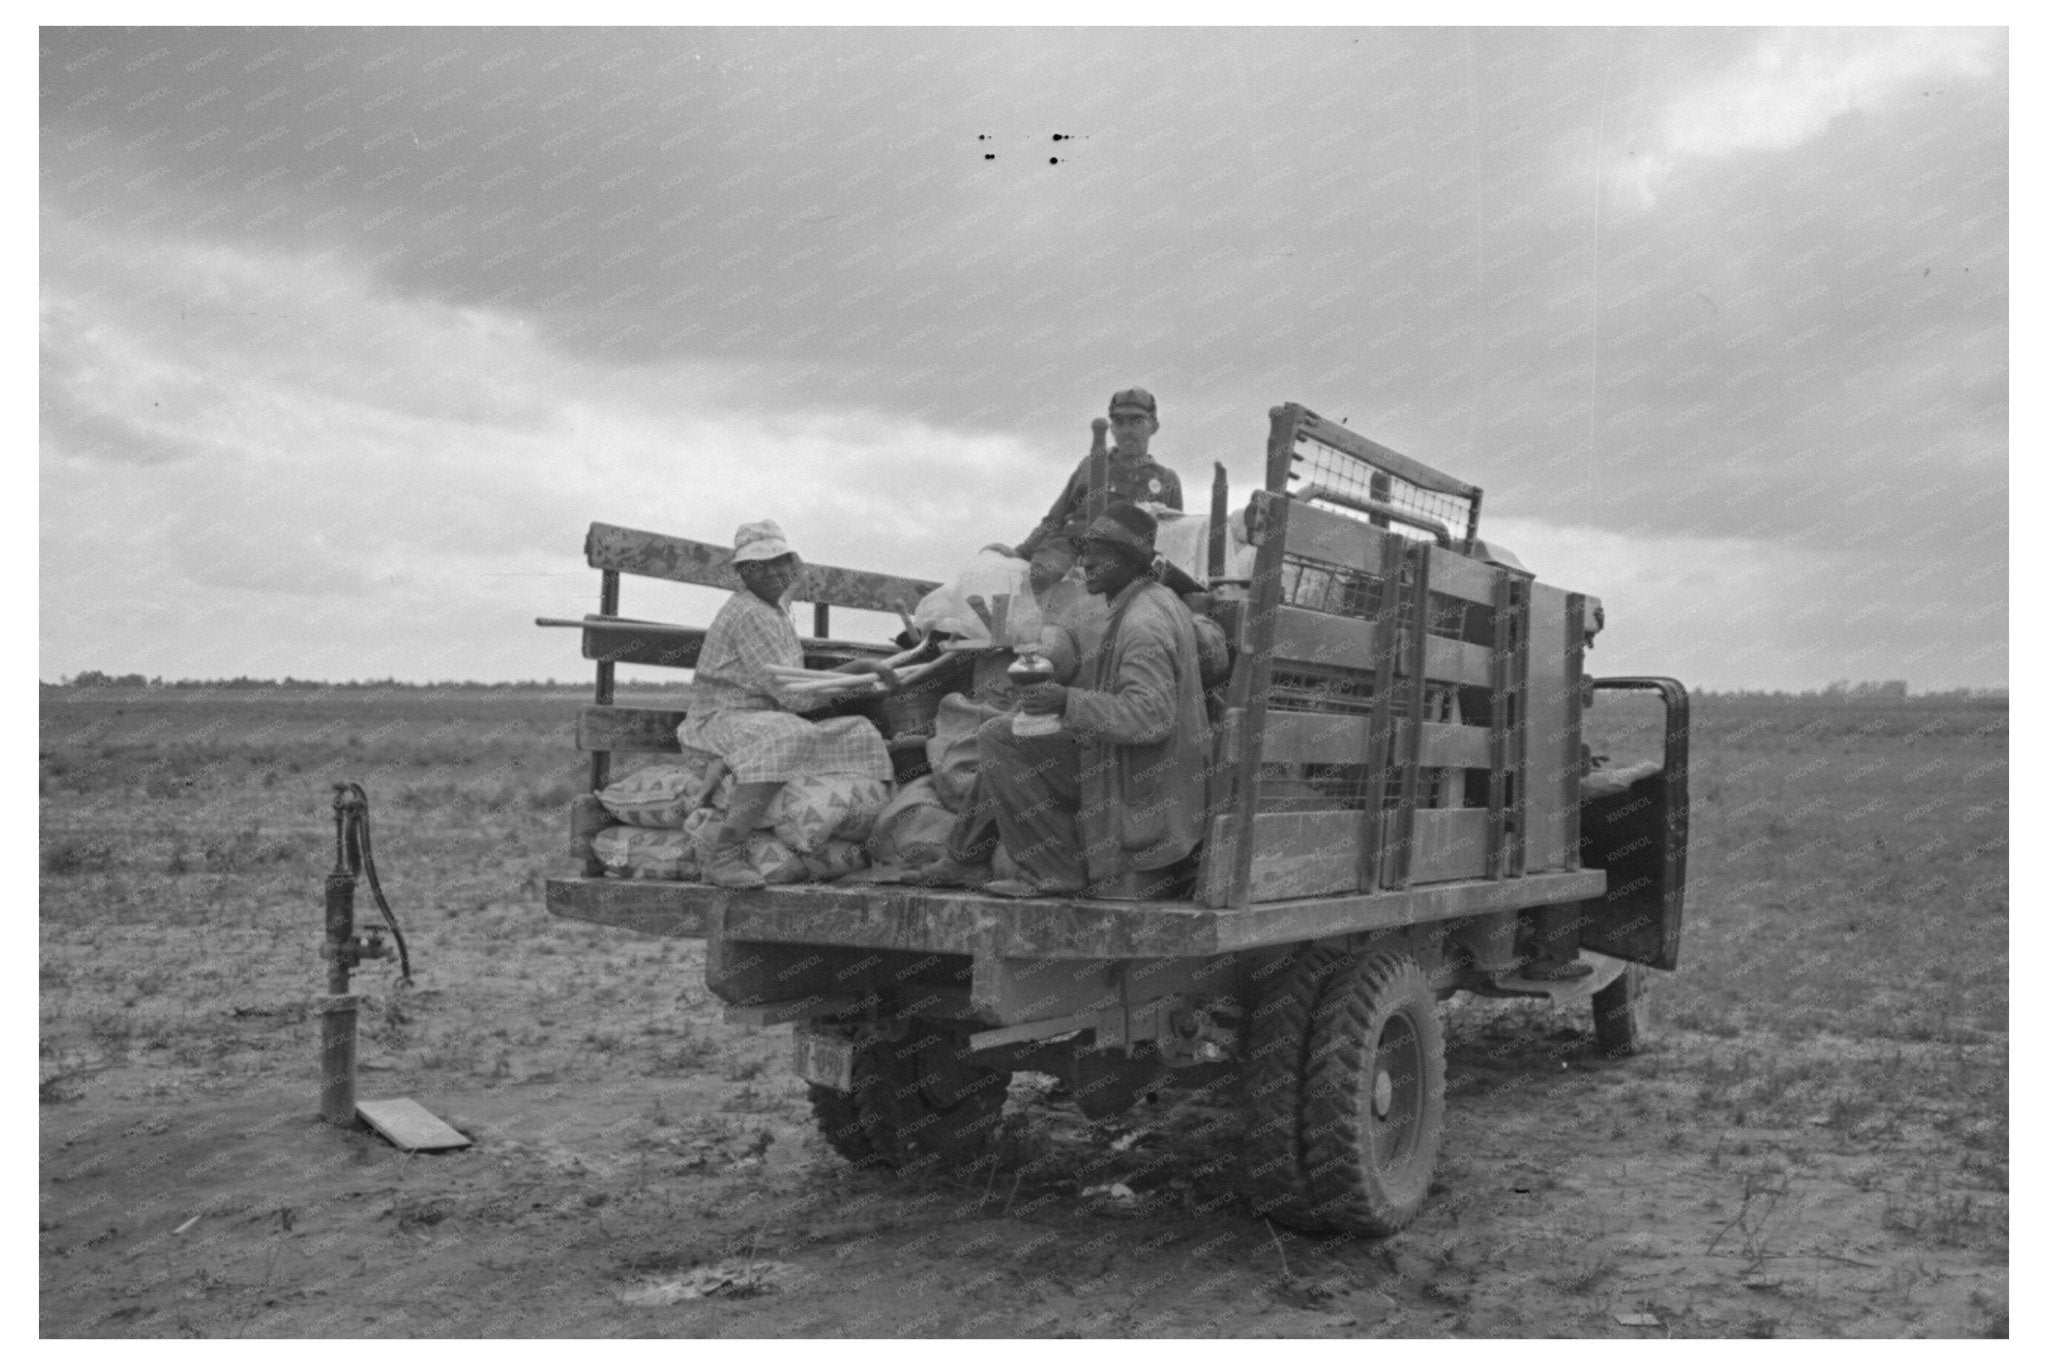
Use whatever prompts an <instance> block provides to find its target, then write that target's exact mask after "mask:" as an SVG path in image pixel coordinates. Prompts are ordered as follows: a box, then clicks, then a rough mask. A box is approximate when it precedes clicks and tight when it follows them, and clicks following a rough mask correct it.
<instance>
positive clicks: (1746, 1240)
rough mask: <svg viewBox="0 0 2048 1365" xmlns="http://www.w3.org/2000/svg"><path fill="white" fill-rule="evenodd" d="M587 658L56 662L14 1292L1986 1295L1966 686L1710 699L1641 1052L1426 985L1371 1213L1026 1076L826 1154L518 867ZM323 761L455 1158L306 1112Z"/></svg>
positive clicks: (1437, 1300) (1659, 1320)
mask: <svg viewBox="0 0 2048 1365" xmlns="http://www.w3.org/2000/svg"><path fill="white" fill-rule="evenodd" d="M669 695H671V696H673V694H669ZM582 700H584V695H583V694H582V693H580V692H579V693H570V692H567V691H563V692H559V693H545V692H537V691H515V690H502V689H498V690H492V689H448V690H443V691H439V692H432V693H430V692H426V691H420V690H394V691H388V692H380V691H378V690H375V689H327V690H303V691H292V690H283V689H268V690H225V689H224V690H201V689H149V690H143V689H127V688H45V689H43V693H42V708H41V736H40V750H41V754H42V762H41V794H42V800H41V837H42V843H41V856H42V882H41V918H40V966H41V993H40V1001H41V1030H40V1049H41V1051H40V1056H41V1067H40V1076H41V1099H42V1107H41V1111H40V1112H41V1133H40V1136H41V1165H40V1172H39V1179H40V1194H41V1222H40V1227H41V1274H40V1314H41V1327H42V1331H43V1333H44V1334H45V1335H48V1336H145V1337H157V1336H208V1337H212V1336H223V1337H233V1336H293V1337H296V1336H565V1335H566V1336H606V1337H609V1336H621V1337H632V1336H728V1337H783V1336H791V1337H796V1336H848V1335H852V1336H918V1337H953V1336H983V1337H1008V1336H1029V1337H1096V1336H1116V1337H1124V1336H1188V1335H1213V1336H1326V1337H1353V1336H1397V1337H1419V1336H1457V1337H1518V1336H1598V1337H1664V1336H1682V1337H1726V1336H1752V1337H1769V1336H1802V1337H1811V1336H1854V1337H1866V1336H1983V1335H1998V1336H2002V1335H2004V1334H2005V1332H2006V1323H2007V1311H2008V1310H2007V1304H2008V1279H2007V1236H2008V1215H2007V1193H2006V1191H2007V1183H2006V1182H2007V1163H2008V1135H2007V1134H2008V1128H2007V1114H2008V1090H2007V1078H2008V1066H2009V1051H2008V1040H2007V1008H2008V999H2007V874H2006V868H2007V853H2008V849H2007V841H2006V828H2007V816H2006V790H2007V769H2006V747H2007V722H2006V711H2005V708H2004V706H2003V704H1996V705H1983V706H1976V705H1954V706H1937V705H1929V704H1917V705H1915V704H1908V705H1896V706H1877V705H1843V706H1822V705H1792V704H1785V703H1777V702H1763V701H1745V700H1741V699H1723V698H1712V697H1710V698H1705V699H1702V700H1701V701H1700V703H1699V704H1698V706H1697V709H1696V712H1695V731H1694V750H1693V755H1694V765H1693V779H1692V781H1693V786H1692V791H1693V845H1692V848H1693V861H1692V874H1691V887H1692V891H1691V896H1690V899H1689V904H1688V911H1687V921H1686V928H1685V942H1684V948H1683V953H1682V969H1681V970H1680V971H1679V972H1677V973H1675V974H1671V975H1668V976H1666V975H1662V974H1658V975H1657V976H1656V977H1655V979H1654V981H1653V985H1654V987H1655V990H1656V993H1655V995H1654V996H1653V1003H1654V1009H1655V1019H1656V1028H1657V1034H1656V1039H1657V1041H1656V1043H1655V1046H1654V1047H1653V1048H1652V1049H1651V1050H1650V1051H1649V1052H1648V1053H1647V1054H1645V1055H1643V1056H1640V1057H1636V1058H1633V1059H1629V1060H1625V1061H1609V1060H1606V1059H1605V1058H1603V1057H1601V1056H1600V1054H1599V1053H1598V1052H1596V1050H1595V1049H1594V1047H1593V1043H1592V1039H1591V1036H1590V1019H1589V1018H1587V1017H1581V1016H1580V1015H1579V1014H1578V1013H1565V1012H1562V1011H1558V1010H1552V1009H1549V1008H1547V1007H1533V1006H1525V1005H1517V1004H1502V1003H1494V1002H1486V1001H1473V1000H1468V999H1463V998H1461V999H1459V1000H1457V1001H1454V1002H1452V1003H1451V1004H1450V1005H1448V1006H1447V1007H1446V1012H1447V1019H1448V1023H1449V1036H1450V1042H1451V1049H1450V1063H1449V1083H1450V1088H1451V1100H1450V1106H1449V1112H1450V1120H1449V1131H1448V1134H1447V1137H1446V1141H1445V1144H1444V1154H1443V1159H1442V1162H1441V1165H1440V1168H1439V1173H1438V1182H1437V1186H1436V1189H1435V1191H1434V1195H1433V1197H1432V1199H1431V1201H1430V1203H1429V1205H1428V1206H1427V1207H1426V1208H1425V1210H1424V1211H1423V1213H1422V1215H1421V1217H1420V1218H1419V1219H1418V1220H1417V1221H1416V1223H1415V1224H1414V1225H1413V1226H1412V1227H1410V1228H1409V1229H1408V1230H1407V1231H1405V1232H1404V1233H1402V1234H1401V1235H1400V1236H1398V1237H1395V1238H1392V1239H1389V1240H1386V1241H1383V1242H1374V1241H1368V1240H1363V1239H1358V1240H1345V1239H1330V1238H1315V1237H1306V1236H1302V1235H1300V1234H1296V1233H1292V1232H1288V1231H1287V1230H1285V1229H1281V1228H1278V1227H1275V1226H1272V1225H1269V1224H1268V1223H1266V1222H1265V1221H1264V1220H1260V1219H1255V1218H1253V1217H1251V1216H1250V1215H1249V1214H1248V1213H1247V1211H1246V1208H1245V1205H1244V1204H1243V1203H1241V1202H1240V1200H1239V1198H1238V1196H1237V1194H1236V1191H1235V1187H1234V1185H1233V1183H1232V1178H1231V1170H1230V1166H1231V1159H1232V1157H1233V1155H1234V1151H1235V1147H1236V1145H1237V1128H1236V1123H1237V1120H1236V1118H1235V1116H1234V1109H1233V1106H1232V1104H1231V1103H1230V1098H1231V1097H1230V1096H1229V1095H1227V1094H1221V1093H1219V1094H1217V1095H1214V1096H1208V1097H1196V1098H1191V1099H1187V1100H1183V1101H1180V1102H1178V1103H1171V1104H1161V1105H1157V1106H1150V1105H1147V1106H1141V1107H1140V1108H1138V1109H1137V1110H1134V1111H1132V1112H1131V1113H1130V1114H1128V1115H1126V1116H1125V1117H1124V1118H1122V1119H1120V1120H1116V1121H1112V1122H1106V1123H1090V1122H1089V1121H1087V1120H1086V1119H1084V1118H1083V1117H1082V1116H1081V1115H1080V1114H1079V1112H1078V1111H1076V1110H1075V1109H1074V1108H1072V1107H1071V1106H1070V1105H1067V1104H1063V1103H1059V1102H1056V1101H1055V1100H1054V1099H1053V1098H1052V1097H1051V1096H1050V1095H1049V1094H1048V1089H1049V1085H1041V1084H1035V1083H1034V1082H1035V1078H1031V1077H1021V1078H1019V1080H1018V1081H1017V1082H1016V1083H1015V1084H1014V1085H1013V1087H1012V1093H1011V1108H1012V1112H1011V1114H1010V1116H1009V1118H1008V1119H1007V1120H1006V1132H1005V1136H1004V1144H1005V1155H1006V1162H1005V1164H1004V1165H1003V1166H1001V1167H1000V1168H998V1169H995V1170H993V1171H992V1172H990V1173H989V1174H987V1175H986V1176H981V1177H978V1178H977V1179H975V1180H973V1181H971V1182H952V1183H949V1182H946V1181H938V1180H912V1179H905V1178H899V1177H896V1176H893V1175H886V1174H878V1173H872V1172H863V1171H855V1170H852V1169H850V1168H849V1167H847V1166H846V1165H845V1164H844V1163H843V1162H842V1161H840V1160H839V1159H838V1158H837V1157H836V1156H834V1155H833V1154H832V1153H831V1152H829V1151H828V1150H827V1149H826V1147H825V1145H824V1143H823V1142H822V1140H821V1139H819V1138H818V1137H817V1136H815V1135H814V1132H813V1129H812V1124H811V1120H810V1117H809V1113H808V1108H807V1104H806V1100H805V1096H804V1088H803V1086H802V1085H801V1084H800V1083H799V1082H798V1081H796V1080H795V1079H794V1078H793V1077H792V1075H791V1074H790V1071H789V1067H788V1064H787V1061H786V1059H785V1056H784V1054H785V1053H786V1051H787V1047H788V1031H787V1030H786V1029H780V1030H767V1031H749V1030H747V1029H744V1028H739V1027H735V1026H728V1025H726V1024H725V1023H723V1022H722V1017H721V1011H720V1009H719V1007H718V1004H717V1002H716V1001H715V1000H713V999H710V998H709V997H708V996H707V994H706V992H705V990H704V987H703V981H702V964H701V958H702V946H701V944H697V943H692V942H687V941H677V940H659V939H650V938H641V937H635V936H632V935H628V934H624V933H618V932H612V931H606V930H600V929H597V928H594V927H591V926H587V925H581V924H573V923H566V922H562V921H558V920H555V919H552V918H551V917H549V916H548V914H547V913H546V912H545V910H544V909H543V908H542V902H541V884H542V882H543V880H544V879H545V878H546V877H547V876H548V875H550V874H551V873H553V872H557V871H565V870H567V869H568V862H567V859H566V857H565V855H564V853H563V851H562V850H563V849H564V847H565V845H566V833H565V829H566V821H565V817H564V813H563V809H564V806H565V804H566V802H567V801H568V799H569V798H570V797H571V796H572V795H574V794H576V793H577V792H578V791H580V790H581V779H582V776H583V774H584V771H585V768H584V761H583V760H582V758H581V757H580V756H579V755H577V754H575V753H574V752H573V751H572V749H571V741H570V735H569V731H570V725H571V722H572V719H573V716H574V711H575V708H576V706H577V705H578V704H579V703H580V702H581V701H582ZM621 700H630V697H629V696H623V695H622V697H621ZM341 779H353V780H357V781H360V782H362V783H363V784H364V785H365V786H366V787H367V789H368V791H369V793H370V798H371V803H372V812H373V816H374V818H375V822H376V826H375V827H376V835H377V843H376V849H377V855H378V862H379V866H380V869H381V871H382V873H383V878H384V883H385V888H386V890H387V892H388V893H389V894H390V896H391V898H392V900H393V902H394V903H395V905H396V907H397V910H398V913H399V915H400V918H401V920H402V922H403V923H404V925H405V926H406V928H407V931H408V938H409V940H410V942H411V946H412V955H413V960H414V966H415V972H416V975H417V978H418V984H417V986H416V987H415V988H413V989H410V990H401V989H400V988H399V987H398V984H397V972H396V969H395V967H392V966H390V965H388V964H385V963H374V964H371V965H370V966H369V967H367V968H366V969H365V971H364V972H363V974H362V976H361V977H360V978H359V980H360V989H361V990H362V991H364V992H365V993H366V995H367V996H368V1001H367V1003H366V1006H365V1011H364V1015H363V1041H362V1057H363V1073H362V1085H361V1090H362V1095H363V1097H364V1098H378V1097H384V1096H397V1095H410V1096H412V1097H414V1098H416V1099H418V1100H419V1101H421V1102H422V1103H423V1104H425V1105H427V1106H428V1107H429V1108H430V1109H432V1110H434V1111H435V1112H436V1113H438V1114H439V1115H441V1116H442V1117H443V1118H446V1119H448V1120H449V1121H451V1122H453V1123H454V1124H456V1125H457V1126H458V1127H460V1128H462V1129H463V1130H464V1131H465V1132H467V1133H469V1134H470V1135H472V1136H473V1137H474V1138H475V1139H476V1145H475V1146H474V1147H473V1148H471V1149H470V1150H468V1151H466V1152H463V1153H460V1154H455V1155H411V1156H409V1155H406V1154H403V1153H401V1152H399V1151H397V1150H395V1149H394V1148H392V1147H390V1146H389V1145H387V1144H385V1143H384V1142H382V1141H381V1140H380V1139H378V1138H376V1137H374V1136H371V1135H368V1134H365V1133H344V1132H336V1131H334V1130H331V1129H328V1128H326V1127H324V1126H322V1125H321V1124H320V1123H319V1122H318V1120H317V1118H316V1117H315V1109H316V1103H317V1085H316V1071H317V1060H316V1043H317V1036H318V1020H317V1017H316V1016H315V1015H314V1014H313V1013H312V1012H311V1011H312V1006H313V1002H314V1000H315V999H316V997H317V996H318V995H319V994H320V993H321V992H322V991H323V990H324V980H325V977H324V964H323V963H322V962H321V961H320V960H319V958H318V956H317V944H318V941H319V935H320V923H321V910H320V907H321V894H322V877H323V874H324V873H325V872H326V871H327V869H328V867H329V866H330V865H331V863H332V862H333V846H334V844H333V825H332V818H331V812H330V808H329V804H328V803H329V801H330V799H331V792H330V790H329V784H330V783H331V782H333V781H336V780H341ZM359 910H360V911H365V912H369V913H372V914H373V913H374V911H373V910H372V909H371V906H370V903H369V899H368V896H367V893H365V894H364V895H363V896H362V897H361V898H360V902H359ZM1116 1186H1121V1187H1122V1188H1121V1190H1114V1189H1113V1187H1116Z"/></svg>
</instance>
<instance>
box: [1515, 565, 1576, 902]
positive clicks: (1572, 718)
mask: <svg viewBox="0 0 2048 1365" xmlns="http://www.w3.org/2000/svg"><path fill="white" fill-rule="evenodd" d="M1570 616H1571V612H1570V595H1569V594H1567V593H1566V592H1564V591H1563V590H1562V589H1560V588H1552V587H1548V586H1546V585H1544V584H1540V583H1539V584H1535V585H1533V587H1532V590H1531V592H1530V595H1529V648H1528V650H1527V651H1526V652H1525V658H1526V660H1527V665H1526V666H1527V669H1528V674H1529V678H1530V683H1529V685H1528V687H1527V689H1526V690H1525V691H1524V692H1523V694H1522V709H1523V711H1524V712H1525V713H1526V714H1527V716H1528V720H1527V723H1526V725H1525V727H1524V731H1525V734H1526V736H1527V761H1526V762H1525V763H1524V764H1523V767H1522V785H1523V787H1524V788H1525V789H1526V791H1525V795H1524V803H1525V804H1524V810H1523V824H1522V831H1523V848H1524V850H1525V853H1524V858H1525V866H1527V867H1531V868H1544V867H1565V866H1567V865H1568V864H1569V863H1570V861H1571V856H1572V853H1573V851H1574V850H1575V849H1576V848H1577V846H1578V835H1577V831H1576V829H1574V828H1572V826H1574V825H1575V824H1576V817H1577V813H1578V795H1577V787H1578V780H1577V779H1578V768H1579V726H1578V715H1577V712H1578V705H1577V703H1578V694H1579V683H1578V677H1577V670H1576V669H1575V668H1574V667H1573V657H1574V654H1575V650H1574V649H1573V640H1572V631H1573V626H1572V624H1571V620H1570Z"/></svg>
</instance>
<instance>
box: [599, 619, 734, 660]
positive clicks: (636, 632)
mask: <svg viewBox="0 0 2048 1365" xmlns="http://www.w3.org/2000/svg"><path fill="white" fill-rule="evenodd" d="M649 624H650V625H652V624H654V623H652V622H650V623H649ZM707 633H708V631H707V630H705V629H703V628H699V627H696V626H691V627H686V628H683V629H680V630H679V629H677V628H676V627H674V626H658V627H657V628H656V629H653V630H640V629H637V628H635V627H634V626H631V625H614V624H611V623H609V622H607V623H605V624H602V625H598V624H591V625H586V626H585V627H584V628H583V657H584V658H586V659H596V660H599V661H600V665H601V666H602V665H610V664H652V665H654V666H656V667H659V668H695V667H696V666H697V656H698V654H700V653H702V652H703V649H704V637H705V635H706V634H707Z"/></svg>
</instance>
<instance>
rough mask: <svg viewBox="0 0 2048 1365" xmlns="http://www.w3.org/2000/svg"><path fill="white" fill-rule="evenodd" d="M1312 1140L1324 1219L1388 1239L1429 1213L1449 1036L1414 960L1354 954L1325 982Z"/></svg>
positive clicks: (1314, 1184)
mask: <svg viewBox="0 0 2048 1365" xmlns="http://www.w3.org/2000/svg"><path fill="white" fill-rule="evenodd" d="M1304 1115H1305V1118H1306V1123H1305V1124H1304V1127H1303V1133H1302V1137H1303V1146H1304V1149H1305V1152H1306V1155H1307V1159H1308V1174H1309V1187H1310V1190H1311V1192H1312V1193H1313V1194H1314V1195H1315V1203H1316V1207H1317V1208H1318V1209H1319V1210H1321V1211H1322V1216H1323V1219H1324V1221H1325V1222H1326V1223H1327V1224H1328V1225H1329V1226H1331V1227H1334V1228H1336V1229H1338V1230H1340V1231H1344V1232H1357V1233H1363V1234H1365V1235H1367V1236H1372V1237H1385V1236H1389V1235H1391V1234H1393V1233H1395V1232H1398V1231H1400V1230H1401V1229H1402V1228H1403V1227H1405V1226H1407V1225H1408V1223H1409V1222H1410V1221H1412V1220H1413V1219H1414V1217H1415V1215H1416V1214H1417V1213H1418V1212H1420V1211H1421V1209H1422V1203H1423V1200H1424V1199H1425V1198H1427V1197H1428V1195H1429V1182H1430V1177H1431V1176H1432V1175H1433V1174H1434V1173H1435V1171H1436V1155H1437V1149H1438V1148H1439V1147H1440V1146H1441V1145H1442V1143H1443V1133H1444V1033H1443V1025H1442V1023H1441V1022H1440V1021H1439V1020H1438V1019H1437V1014H1436V993H1435V992H1434V991H1433V990H1431V989H1430V985H1429V979H1428V978H1427V977H1425V976H1424V975H1423V974H1422V969H1421V968H1419V967H1417V966H1416V965H1415V962H1414V960H1413V959H1412V958H1410V957H1408V956H1406V955H1405V954H1399V953H1386V952H1382V953H1374V954H1371V955H1370V956H1367V957H1363V958H1352V959H1349V960H1347V961H1346V963H1345V964H1344V965H1343V966H1342V967H1341V968H1340V969H1339V970H1338V971H1336V972H1334V973H1332V974H1331V976H1330V979H1329V982H1328V983H1327V984H1326V985H1325V986H1324V988H1323V993H1322V997H1321V999H1320V1000H1318V1002H1317V1005H1316V1010H1315V1015H1314V1027H1313V1029H1312V1032H1311V1036H1310V1041H1309V1057H1308V1087H1307V1102H1306V1104H1305V1106H1304Z"/></svg>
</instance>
